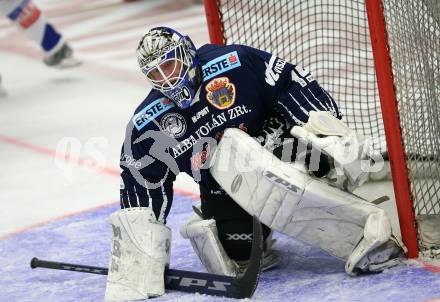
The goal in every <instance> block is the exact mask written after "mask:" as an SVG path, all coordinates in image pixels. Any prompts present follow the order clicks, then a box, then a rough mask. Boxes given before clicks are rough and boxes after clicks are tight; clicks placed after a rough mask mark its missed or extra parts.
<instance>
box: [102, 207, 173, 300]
mask: <svg viewBox="0 0 440 302" xmlns="http://www.w3.org/2000/svg"><path fill="white" fill-rule="evenodd" d="M110 222H111V225H112V229H113V238H112V251H111V258H110V265H109V271H108V276H107V286H106V292H105V301H126V300H137V299H142V300H143V299H146V298H148V297H155V296H160V295H163V294H164V293H165V282H164V272H165V266H166V265H167V264H169V262H170V242H171V230H170V229H169V228H168V227H167V226H165V225H164V224H163V223H161V222H158V221H157V220H156V217H155V215H154V213H153V211H152V209H151V208H143V207H140V208H127V209H121V210H119V211H117V212H115V213H113V214H112V215H111V216H110Z"/></svg>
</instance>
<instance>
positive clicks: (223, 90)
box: [205, 77, 236, 109]
mask: <svg viewBox="0 0 440 302" xmlns="http://www.w3.org/2000/svg"><path fill="white" fill-rule="evenodd" d="M205 89H206V92H207V94H206V99H207V100H208V102H209V103H211V105H212V106H214V107H215V108H217V109H227V108H229V107H231V106H232V105H234V102H235V95H236V93H235V85H234V84H233V83H229V79H228V78H227V77H222V78H215V79H214V80H212V81H211V82H209V83H208V84H207V85H206V88H205Z"/></svg>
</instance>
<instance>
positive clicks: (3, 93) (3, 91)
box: [0, 74, 7, 98]
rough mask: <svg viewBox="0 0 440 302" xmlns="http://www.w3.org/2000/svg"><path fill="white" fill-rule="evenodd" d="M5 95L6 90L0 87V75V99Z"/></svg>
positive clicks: (0, 84)
mask: <svg viewBox="0 0 440 302" xmlns="http://www.w3.org/2000/svg"><path fill="white" fill-rule="evenodd" d="M6 95H7V92H6V89H5V88H3V86H2V75H1V74H0V98H2V97H5V96H6Z"/></svg>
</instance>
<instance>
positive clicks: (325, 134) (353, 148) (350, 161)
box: [290, 111, 370, 192]
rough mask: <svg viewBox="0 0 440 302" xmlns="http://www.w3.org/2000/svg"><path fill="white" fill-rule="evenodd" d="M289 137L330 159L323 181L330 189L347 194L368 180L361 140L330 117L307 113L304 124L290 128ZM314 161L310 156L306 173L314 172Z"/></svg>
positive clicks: (367, 165)
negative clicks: (327, 182) (290, 135)
mask: <svg viewBox="0 0 440 302" xmlns="http://www.w3.org/2000/svg"><path fill="white" fill-rule="evenodd" d="M290 134H292V136H294V137H296V138H298V139H299V140H300V142H302V143H305V144H307V145H311V147H312V150H313V151H315V152H316V151H319V152H322V153H324V154H325V155H327V157H328V158H330V159H331V161H332V162H333V164H332V166H333V167H332V169H331V170H330V172H328V174H327V179H328V180H329V181H330V182H332V183H333V185H335V186H337V187H339V188H341V189H344V190H347V191H350V192H351V191H353V190H354V189H355V188H357V187H359V186H360V185H362V184H363V183H364V182H365V181H366V180H367V179H368V172H367V168H368V167H369V166H370V158H369V156H368V155H367V154H366V153H365V152H364V146H365V139H364V137H363V136H362V135H359V134H357V133H356V132H354V131H352V130H351V129H350V128H348V127H347V126H346V125H345V124H344V123H343V122H342V121H341V120H339V119H337V118H336V117H334V116H333V115H331V114H330V113H328V112H326V111H311V112H310V117H309V120H308V122H307V123H306V124H305V125H304V126H302V127H300V126H294V127H293V128H292V129H291V130H290ZM312 154H313V153H312ZM316 161H319V156H317V157H313V155H312V158H311V162H310V166H309V170H312V171H313V170H314V169H317V167H318V164H319V162H316Z"/></svg>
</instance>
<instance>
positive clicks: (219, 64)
mask: <svg viewBox="0 0 440 302" xmlns="http://www.w3.org/2000/svg"><path fill="white" fill-rule="evenodd" d="M240 66H241V63H240V58H239V57H238V54H237V52H236V51H232V52H230V53H227V54H224V55H222V56H220V57H217V58H215V59H213V60H211V61H209V62H208V63H206V64H205V65H203V66H202V74H203V80H204V81H207V80H209V79H212V78H213V77H215V76H217V75H219V74H221V73H224V72H225V71H228V70H231V69H234V68H237V67H240Z"/></svg>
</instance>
